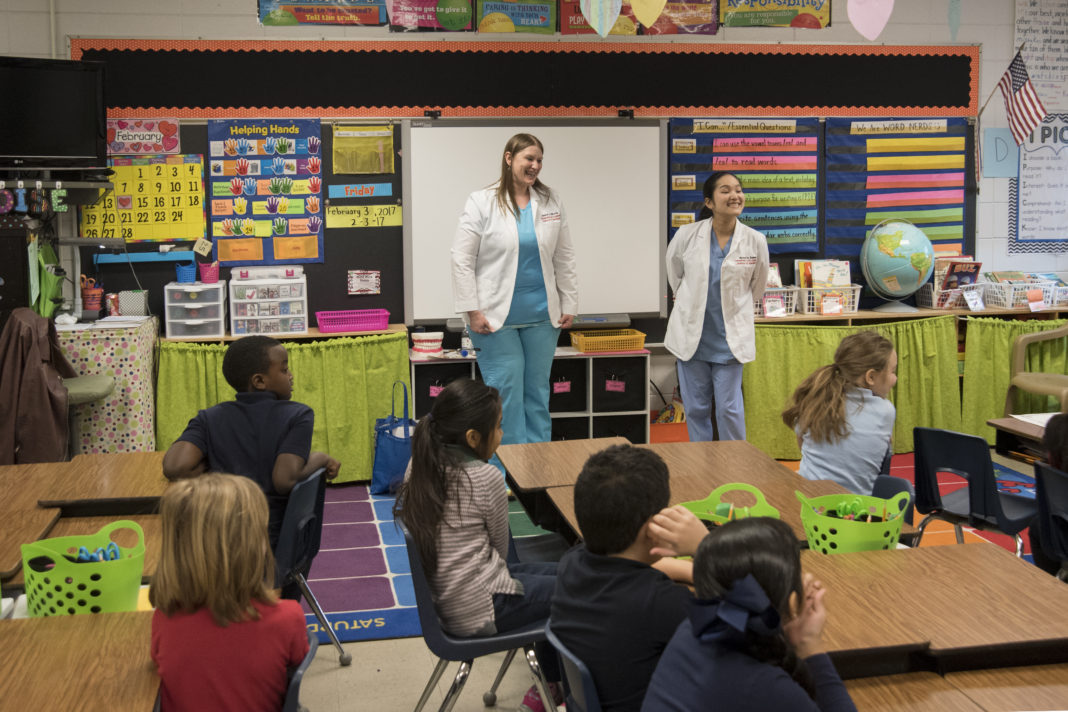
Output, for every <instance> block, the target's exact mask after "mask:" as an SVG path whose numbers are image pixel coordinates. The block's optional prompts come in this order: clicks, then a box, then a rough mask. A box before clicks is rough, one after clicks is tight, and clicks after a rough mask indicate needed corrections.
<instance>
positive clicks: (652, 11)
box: [630, 0, 667, 27]
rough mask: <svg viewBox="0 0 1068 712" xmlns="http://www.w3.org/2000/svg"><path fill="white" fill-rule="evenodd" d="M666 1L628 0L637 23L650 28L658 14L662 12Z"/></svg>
mask: <svg viewBox="0 0 1068 712" xmlns="http://www.w3.org/2000/svg"><path fill="white" fill-rule="evenodd" d="M665 5H667V0H630V6H631V8H633V10H634V16H635V17H636V18H638V22H640V23H642V24H643V25H645V26H646V27H651V26H652V24H653V23H654V22H656V18H658V17H660V13H662V12H663V11H664V6H665Z"/></svg>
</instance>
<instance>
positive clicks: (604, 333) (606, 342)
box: [571, 329, 645, 354]
mask: <svg viewBox="0 0 1068 712" xmlns="http://www.w3.org/2000/svg"><path fill="white" fill-rule="evenodd" d="M571 346H572V348H574V349H575V350H576V351H581V352H582V353H584V354H588V353H594V352H597V351H641V350H642V348H644V347H645V334H644V333H643V332H641V331H638V330H637V329H599V330H597V331H572V332H571Z"/></svg>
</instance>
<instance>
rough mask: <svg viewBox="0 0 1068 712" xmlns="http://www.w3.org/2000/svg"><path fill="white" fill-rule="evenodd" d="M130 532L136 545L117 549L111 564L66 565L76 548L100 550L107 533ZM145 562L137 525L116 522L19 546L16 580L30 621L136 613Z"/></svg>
mask: <svg viewBox="0 0 1068 712" xmlns="http://www.w3.org/2000/svg"><path fill="white" fill-rule="evenodd" d="M118 529H132V530H133V531H134V532H136V533H137V544H136V545H135V546H133V547H127V548H123V549H121V550H120V554H121V558H119V559H115V560H114V561H84V562H78V561H71V560H69V559H68V558H67V557H70V558H72V559H73V558H77V556H78V549H79V548H80V547H83V546H84V547H85V548H87V549H88V550H89V551H90V552H95V551H96V550H97V549H103V548H106V547H107V545H108V544H109V543H111V533H112V532H114V531H116V530H118ZM144 564H145V533H144V532H143V531H142V530H141V527H140V525H139V524H137V522H131V521H130V520H128V519H122V520H119V521H117V522H112V523H111V524H108V525H107V526H104V527H101V529H100V531H98V532H97V533H96V534H82V535H79V536H63V537H57V538H55V539H42V540H41V541H35V542H33V543H31V544H23V545H22V576H23V578H24V579H25V585H26V607H27V609H28V611H29V614H30V617H32V618H40V617H42V616H65V615H75V614H78V613H117V612H120V611H133V610H136V609H137V596H138V592H139V591H140V588H141V573H142V571H143V570H144Z"/></svg>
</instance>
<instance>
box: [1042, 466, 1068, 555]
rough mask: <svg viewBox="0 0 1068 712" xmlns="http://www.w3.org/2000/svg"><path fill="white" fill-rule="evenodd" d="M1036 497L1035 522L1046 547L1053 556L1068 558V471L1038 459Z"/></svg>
mask: <svg viewBox="0 0 1068 712" xmlns="http://www.w3.org/2000/svg"><path fill="white" fill-rule="evenodd" d="M1035 497H1036V499H1037V500H1038V519H1037V520H1036V521H1035V523H1036V524H1038V533H1039V536H1040V538H1041V540H1042V548H1043V549H1045V550H1046V553H1047V554H1048V555H1049V556H1051V557H1053V558H1055V559H1059V560H1060V561H1061V562H1068V474H1066V473H1064V472H1061V471H1060V470H1057V469H1055V468H1053V467H1050V466H1049V465H1047V464H1046V463H1044V462H1036V463H1035Z"/></svg>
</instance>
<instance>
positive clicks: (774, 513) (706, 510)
mask: <svg viewBox="0 0 1068 712" xmlns="http://www.w3.org/2000/svg"><path fill="white" fill-rule="evenodd" d="M728 492H748V493H749V494H751V495H753V497H754V498H756V503H755V504H751V505H749V506H739V505H735V504H733V503H732V502H729V501H727V502H724V501H723V495H725V494H727V493H728ZM681 504H682V506H683V507H686V509H688V510H690V511H691V512H693V513H694V515H695V516H696V517H697V518H698V519H703V520H705V521H706V522H713V523H715V524H725V523H726V522H729V521H732V520H735V519H744V518H745V517H773V518H775V519H779V510H777V509H775V507H772V506H771V505H770V504H768V500H767V499H766V498H765V497H764V493H763V492H761V491H760V490H759V489H757V488H756V487H754V486H753V485H749V484H745V483H744V482H728V483H727V484H723V485H720V486H719V487H717V488H716V489H714V490H712V491H711V492H710V493H709V494H708V496H707V497H705V498H704V499H698V500H694V501H692V502H682V503H681Z"/></svg>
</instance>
